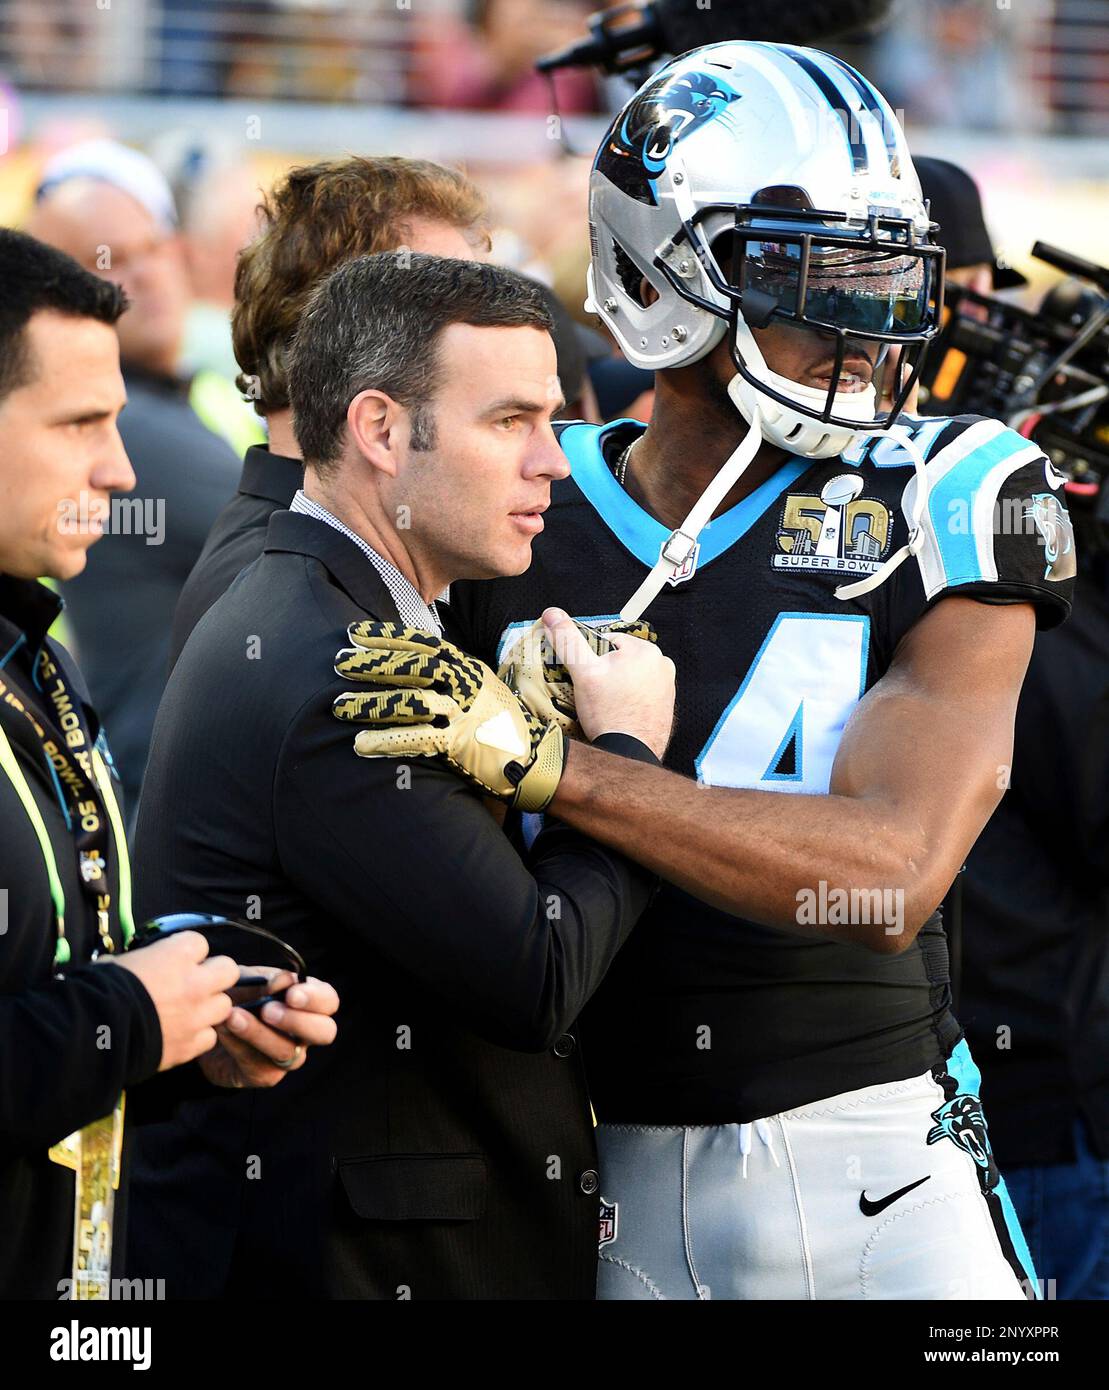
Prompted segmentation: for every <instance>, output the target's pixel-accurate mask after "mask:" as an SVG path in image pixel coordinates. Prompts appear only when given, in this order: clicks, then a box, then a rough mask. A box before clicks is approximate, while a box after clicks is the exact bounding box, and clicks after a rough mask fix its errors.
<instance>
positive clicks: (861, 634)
mask: <svg viewBox="0 0 1109 1390" xmlns="http://www.w3.org/2000/svg"><path fill="white" fill-rule="evenodd" d="M903 418H904V419H905V422H906V423H907V424H909V425H910V426H911V428H912V429H913V432H914V436H915V438H916V441H917V443H918V444H919V446H920V448H921V449H922V451H923V452H924V453H925V455H926V458H927V473H928V479H929V487H928V489H927V503H926V508H925V511H924V514H923V517H922V526H923V530H924V533H925V534H924V543H923V546H922V547H921V549H920V551H919V553H918V554H917V555H916V556H909V557H908V558H907V559H906V560H905V561H904V562H903V563H901V564H900V565H899V566H898V567H897V568H896V569H894V570H893V571H892V572H891V573H889V574H888V575H887V576H886V578H885V579H884V581H883V582H882V583H881V584H880V585H878V586H877V587H876V588H875V589H873V590H871V591H870V592H868V593H866V594H863V595H860V596H859V597H857V598H854V599H850V600H844V599H841V598H837V597H836V596H835V590H836V589H837V587H839V586H841V585H847V584H850V583H852V582H853V581H857V580H860V579H863V578H865V577H866V576H867V575H869V574H872V573H874V571H875V570H876V569H877V568H878V566H880V565H881V564H882V562H883V561H884V560H885V559H886V558H887V557H888V556H890V555H891V554H893V553H894V552H896V550H897V549H898V548H899V547H900V546H901V545H902V544H904V542H905V541H906V539H907V536H908V523H907V521H906V515H907V514H908V513H910V511H911V506H912V500H913V498H914V496H915V488H916V483H915V481H914V477H915V470H914V468H913V465H912V460H911V459H910V458H909V457H908V455H907V453H906V451H905V450H904V448H903V447H902V446H901V445H900V444H899V443H897V442H896V441H895V440H894V439H891V438H888V437H886V438H883V437H880V436H879V437H871V438H869V439H867V440H864V441H860V443H859V444H858V445H856V446H853V447H852V450H850V451H849V452H847V453H845V454H843V455H842V456H840V457H838V458H832V459H825V460H818V461H813V460H809V459H804V458H798V457H794V456H791V457H789V458H788V459H787V460H786V461H785V462H784V463H783V464H782V466H781V467H780V468H779V469H778V471H777V472H776V473H774V474H773V475H772V476H771V477H770V478H768V479H767V480H766V481H765V482H764V483H762V484H761V485H760V486H759V487H757V488H756V489H755V490H754V491H753V492H752V493H751V494H750V495H749V496H747V497H745V498H744V499H743V500H742V501H741V502H739V503H738V505H736V506H734V507H732V508H731V509H730V510H728V511H726V512H724V513H721V514H720V515H718V516H717V517H716V518H714V520H713V521H712V522H711V523H710V524H709V525H708V526H706V527H705V528H704V530H703V531H702V532H701V536H700V539H699V545H698V550H697V553H696V555H695V557H694V560H693V563H692V564H690V565H687V566H686V569H685V571H684V572H683V574H682V577H681V579H680V581H679V582H677V583H672V584H669V585H667V587H665V588H664V589H663V591H662V592H661V593H660V594H659V596H658V597H657V598H656V599H655V601H654V602H653V603H652V604H651V606H650V608H649V609H648V610H647V613H646V614H645V616H646V617H647V618H648V619H649V621H650V622H651V623H652V624H653V625H654V627H655V628H656V630H657V632H658V637H659V643H660V645H661V647H662V650H663V651H664V652H666V653H667V654H668V655H669V656H670V657H671V658H672V659H673V660H674V662H675V664H676V667H677V707H676V718H675V726H674V735H673V738H672V741H671V743H670V747H669V750H668V753H667V756H666V764H667V766H668V767H670V768H672V769H673V770H674V771H676V772H679V773H682V774H684V775H686V776H688V777H695V778H697V779H698V780H699V781H701V782H702V783H706V784H710V785H712V786H722V787H747V788H755V789H764V790H768V791H775V792H786V793H790V792H792V793H809V794H820V793H826V792H827V790H828V785H829V778H830V774H831V769H832V762H833V759H834V758H835V754H836V749H837V747H838V746H839V740H840V737H841V735H842V732H843V728H844V725H845V724H846V722H847V720H848V718H849V717H850V715H851V713H852V711H853V710H854V708H855V706H856V704H857V703H858V701H859V699H860V698H861V697H862V695H863V694H864V693H865V692H866V691H867V690H868V689H869V688H870V687H871V686H872V685H873V684H874V683H875V682H876V681H879V680H880V679H881V678H882V676H883V674H884V673H885V672H886V670H887V669H888V667H889V665H890V662H891V660H892V657H893V653H894V651H895V649H896V647H897V644H898V642H899V641H900V640H901V638H902V637H903V636H904V634H905V633H906V632H907V631H908V629H909V628H910V627H911V626H912V625H913V623H915V622H916V621H917V619H918V618H920V616H921V615H922V614H923V613H924V612H925V611H926V610H927V608H928V607H929V605H930V604H931V603H933V602H935V601H937V600H938V599H939V598H940V597H941V596H943V595H944V594H949V593H958V594H964V595H970V596H974V597H977V598H981V599H983V600H985V601H992V602H1021V601H1026V602H1030V603H1032V604H1033V605H1034V606H1035V608H1036V611H1037V620H1038V623H1039V625H1040V626H1049V625H1052V624H1054V623H1056V622H1059V621H1060V620H1061V619H1062V618H1063V617H1064V616H1065V615H1066V613H1067V611H1068V608H1069V602H1070V599H1069V595H1070V591H1071V587H1072V583H1073V578H1072V577H1073V573H1074V568H1075V565H1074V543H1073V535H1072V533H1071V530H1070V524H1069V519H1068V517H1067V514H1066V508H1065V504H1064V502H1063V500H1062V481H1063V480H1062V478H1061V477H1060V476H1059V475H1058V474H1057V473H1056V472H1055V470H1054V469H1053V468H1052V467H1051V465H1050V464H1049V463H1048V461H1047V460H1046V459H1045V457H1044V456H1043V454H1042V453H1041V451H1040V450H1039V449H1038V448H1037V446H1036V445H1034V444H1032V443H1030V442H1029V441H1028V440H1026V439H1024V438H1023V437H1022V436H1020V435H1019V434H1016V433H1014V432H1013V431H1012V430H1009V429H1006V428H1005V427H1004V426H1002V425H1001V424H999V423H998V422H996V421H991V420H982V419H977V418H973V417H964V418H959V419H918V418H916V417H903ZM643 429H644V426H643V425H642V424H639V423H637V422H634V421H626V420H624V421H616V422H614V423H612V424H609V425H605V426H593V425H586V424H579V423H575V424H570V425H567V426H564V427H562V428H561V433H560V438H561V444H562V447H563V449H564V451H565V453H566V455H567V457H568V458H569V460H570V463H571V468H572V473H571V477H570V478H567V479H565V480H562V481H560V482H557V483H556V484H555V485H554V489H553V495H552V502H551V506H550V509H549V510H548V512H547V513H546V527H545V529H544V531H543V533H542V534H541V535H540V536H538V537H537V538H536V540H535V542H534V545H533V557H534V558H533V561H532V564H531V567H530V569H529V570H528V571H527V572H526V573H525V574H522V575H520V576H518V577H516V578H511V579H498V580H492V581H488V582H483V583H464V584H456V585H454V586H452V594H451V608H452V612H453V614H454V621H455V622H456V623H457V629H456V630H457V632H458V634H459V636H460V639H461V640H463V641H464V642H465V644H466V645H468V646H469V648H470V649H471V650H472V651H474V652H475V653H477V654H478V655H480V656H482V657H483V658H484V659H486V660H487V661H489V662H490V663H491V664H493V665H497V664H499V663H500V661H502V660H503V659H504V657H505V654H506V652H507V651H508V650H509V648H510V647H511V645H512V643H513V641H515V640H517V639H518V638H519V636H520V635H521V634H522V633H523V632H524V631H526V629H527V628H528V627H530V625H531V624H532V623H533V622H534V621H535V619H536V618H537V617H538V616H539V614H540V613H541V612H542V611H543V609H544V608H546V607H548V606H549V605H552V604H554V605H557V606H559V607H561V608H565V609H566V610H567V611H568V612H569V613H571V614H572V615H573V616H575V617H577V618H579V619H582V620H583V621H585V622H591V621H601V620H605V619H611V618H614V617H615V616H616V615H617V614H618V613H619V611H620V609H621V607H622V605H623V604H624V603H625V602H626V601H627V600H628V598H629V597H630V596H631V595H632V593H633V592H634V591H635V590H636V588H637V587H638V586H639V584H640V583H641V582H642V580H643V578H644V575H645V573H646V571H647V569H649V568H650V567H651V566H652V565H653V564H654V563H655V561H656V560H657V559H658V556H659V550H660V546H661V545H662V544H663V543H664V542H665V540H666V539H667V536H668V532H667V530H666V528H664V527H663V526H662V525H661V524H660V523H659V522H658V521H656V520H655V518H654V517H652V516H651V515H649V514H648V513H647V512H646V511H644V510H643V509H642V508H641V507H639V506H638V505H637V503H636V502H635V501H634V500H633V499H632V498H631V497H630V496H629V495H628V493H627V492H625V490H624V489H623V487H622V486H621V485H620V484H619V483H618V482H617V480H616V477H615V475H614V473H613V465H614V464H615V461H616V459H617V458H618V456H619V454H620V453H621V451H622V450H623V449H624V448H625V447H626V446H627V444H628V443H629V442H630V441H631V440H632V439H634V438H635V437H636V436H637V435H638V434H640V433H642V431H643ZM936 757H937V758H942V757H943V749H942V748H937V749H936ZM711 834H712V825H711V824H709V823H706V825H705V835H706V836H710V835H711ZM803 878H804V875H803V873H799V879H801V880H802V881H803ZM579 1031H580V1033H581V1037H582V1044H583V1048H584V1056H585V1058H586V1063H587V1066H588V1070H589V1076H590V1085H591V1090H592V1094H593V1098H594V1105H595V1108H596V1111H597V1114H598V1116H599V1117H600V1118H601V1119H602V1120H604V1121H610V1122H626V1123H657V1124H683V1123H684V1124H714V1123H734V1122H743V1121H748V1120H753V1119H756V1118H759V1117H762V1116H765V1115H770V1114H774V1113H777V1112H779V1111H782V1110H787V1109H790V1108H791V1107H794V1106H797V1105H801V1104H804V1103H806V1102H810V1101H813V1100H817V1099H820V1098H822V1097H825V1096H828V1095H833V1094H837V1093H839V1092H842V1091H847V1090H852V1089H855V1088H857V1087H861V1086H868V1085H874V1084H877V1083H880V1082H887V1081H891V1080H898V1079H902V1078H905V1077H908V1076H912V1075H916V1074H919V1073H921V1072H923V1071H925V1070H927V1069H928V1068H929V1067H931V1066H933V1065H935V1064H936V1063H937V1062H939V1061H941V1060H942V1059H944V1058H945V1057H946V1056H947V1055H948V1053H949V1052H950V1050H951V1048H952V1047H953V1046H954V1044H955V1043H956V1042H957V1041H958V1039H959V1036H960V1030H959V1027H958V1024H957V1023H956V1021H955V1019H954V1018H953V1017H952V1014H951V1011H950V992H949V984H948V959H947V949H946V944H945V939H944V934H943V929H942V926H941V924H940V922H939V919H938V915H937V916H936V917H934V918H933V919H932V920H931V921H930V922H929V923H927V924H926V925H925V927H924V928H923V929H922V930H921V932H920V933H919V935H918V936H917V938H916V940H915V941H914V943H913V945H912V946H911V947H910V948H909V949H908V950H907V951H905V952H904V953H902V954H900V955H882V954H878V953H876V952H873V951H870V950H868V949H866V948H865V947H862V946H856V945H847V944H842V943H839V942H834V941H830V940H820V939H813V938H812V937H804V936H802V935H800V934H794V933H792V932H790V931H787V930H781V929H772V928H769V927H765V926H761V925H758V924H756V923H753V922H748V921H745V920H743V919H742V918H740V917H736V916H732V915H730V914H728V913H725V912H721V911H719V910H717V909H715V908H713V907H709V906H708V905H706V904H705V903H702V902H700V901H698V900H697V899H696V898H693V897H691V896H689V895H687V894H685V893H683V892H681V891H679V890H678V889H676V888H674V887H672V886H671V885H669V884H663V886H662V889H661V891H660V892H659V894H658V895H657V897H656V898H655V900H654V902H653V904H652V906H651V907H650V908H649V909H648V911H647V913H646V914H645V916H644V917H643V919H642V920H641V921H640V923H639V925H638V926H637V927H636V929H635V931H634V932H633V933H632V936H631V938H630V940H629V942H628V944H627V945H626V946H625V947H624V949H623V950H622V952H621V953H620V955H619V957H618V958H617V960H616V962H615V964H614V965H613V967H612V968H611V970H610V971H609V974H608V976H607V978H606V979H605V981H604V983H603V985H602V986H601V988H600V990H599V991H598V992H597V994H596V995H595V996H594V998H593V1000H592V1001H591V1003H590V1005H589V1007H588V1009H587V1011H586V1013H585V1015H584V1016H583V1018H582V1019H581V1020H580V1024H579Z"/></svg>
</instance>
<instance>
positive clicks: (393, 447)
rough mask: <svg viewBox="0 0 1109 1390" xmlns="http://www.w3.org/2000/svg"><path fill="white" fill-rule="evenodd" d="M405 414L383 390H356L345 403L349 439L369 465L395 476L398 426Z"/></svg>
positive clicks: (399, 432)
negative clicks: (353, 396)
mask: <svg viewBox="0 0 1109 1390" xmlns="http://www.w3.org/2000/svg"><path fill="white" fill-rule="evenodd" d="M403 414H404V409H403V407H402V406H400V405H398V404H397V402H396V401H395V400H393V398H392V396H387V395H386V394H385V392H384V391H359V393H358V395H357V396H355V398H354V399H353V400H352V401H351V403H350V405H348V406H347V430H348V432H349V435H350V440H351V443H352V444H353V445H354V447H355V448H356V449H357V450H358V452H359V453H360V454H361V455H362V457H363V458H364V459H365V460H366V462H367V463H368V464H370V466H371V467H372V468H376V469H379V470H380V471H381V472H382V473H387V474H388V475H389V476H390V477H391V478H395V477H396V476H397V472H398V468H399V459H398V455H397V446H398V442H399V440H400V438H401V431H399V430H398V428H397V426H398V425H399V423H400V421H401V419H402V417H403Z"/></svg>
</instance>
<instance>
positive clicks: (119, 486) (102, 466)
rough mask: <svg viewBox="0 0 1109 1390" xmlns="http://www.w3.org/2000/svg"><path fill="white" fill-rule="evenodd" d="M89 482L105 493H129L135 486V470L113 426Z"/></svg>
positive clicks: (117, 431)
mask: <svg viewBox="0 0 1109 1390" xmlns="http://www.w3.org/2000/svg"><path fill="white" fill-rule="evenodd" d="M89 482H90V485H91V486H92V487H93V488H96V489H98V490H102V491H105V492H130V491H131V490H132V489H133V488H134V486H135V470H134V469H133V468H132V467H131V460H130V459H129V458H128V457H127V450H126V449H125V448H124V447H123V440H122V439H121V438H120V437H119V430H118V429H116V427H115V426H114V425H113V426H112V432H111V439H110V440H109V441H108V442H107V444H106V445H105V447H104V449H103V451H102V452H101V453H100V455H99V456H98V457H97V459H96V462H95V463H94V465H93V470H92V476H91V478H90V479H89Z"/></svg>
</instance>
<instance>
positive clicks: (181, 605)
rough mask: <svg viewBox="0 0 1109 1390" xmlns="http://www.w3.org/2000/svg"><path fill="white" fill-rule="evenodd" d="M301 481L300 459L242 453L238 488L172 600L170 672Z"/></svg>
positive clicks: (259, 449) (255, 450)
mask: <svg viewBox="0 0 1109 1390" xmlns="http://www.w3.org/2000/svg"><path fill="white" fill-rule="evenodd" d="M303 478H304V464H303V463H302V462H301V461H300V459H291V458H285V457H284V455H282V454H271V453H270V451H269V450H268V449H267V448H265V447H264V446H262V445H255V446H254V447H252V448H250V449H248V450H247V451H246V456H245V458H244V459H243V471H242V475H241V477H240V478H239V490H238V492H237V493H236V494H235V496H234V497H232V499H231V501H230V502H228V503H227V505H226V506H225V507H224V509H223V511H222V512H220V514H219V516H218V517H216V520H215V523H214V524H213V526H212V529H211V531H209V532H208V539H207V540H206V541H205V542H204V549H203V550H202V551H201V552H200V555H199V556H198V557H197V561H196V564H195V565H194V566H193V568H192V571H191V572H190V574H189V577H188V579H187V580H186V581H185V587H184V588H183V589H182V590H181V595H180V597H179V598H178V600H177V607H176V609H175V610H174V614H173V627H172V629H171V631H170V641H169V669H170V670H171V671H172V670H173V668H174V667H175V666H176V665H177V658H178V657H179V656H180V655H181V649H182V648H183V647H184V645H185V643H186V642H187V641H188V640H189V634H190V633H191V632H192V630H193V628H194V627H196V625H197V623H198V622H200V620H201V618H203V616H204V615H205V613H207V611H208V609H209V608H211V606H212V604H213V603H215V601H216V599H218V598H219V597H220V596H221V595H222V594H225V593H226V592H227V590H228V589H229V588H230V587H231V581H232V580H233V579H235V578H236V577H237V576H238V575H239V574H241V573H242V572H243V570H245V569H246V567H247V565H249V564H252V563H253V562H254V561H255V560H257V558H258V556H259V555H261V553H262V549H263V547H264V546H265V544H266V527H267V526H268V525H269V524H270V517H271V516H273V514H274V512H278V511H284V510H285V509H286V508H287V507H289V506H290V505H291V504H292V500H293V498H294V497H295V496H296V492H297V489H298V488H299V487H300V485H301V482H302V480H303Z"/></svg>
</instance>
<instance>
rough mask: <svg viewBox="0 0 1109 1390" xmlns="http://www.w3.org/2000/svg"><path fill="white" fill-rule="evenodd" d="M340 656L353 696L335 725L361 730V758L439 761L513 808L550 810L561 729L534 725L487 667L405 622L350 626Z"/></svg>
mask: <svg viewBox="0 0 1109 1390" xmlns="http://www.w3.org/2000/svg"><path fill="white" fill-rule="evenodd" d="M348 635H349V637H350V640H351V641H352V642H353V643H354V646H353V647H344V648H343V649H342V651H340V652H339V653H338V654H337V656H336V658H335V670H336V671H337V672H338V674H339V675H340V676H342V677H343V679H344V680H348V681H353V682H357V683H358V684H360V685H362V686H364V687H366V689H364V690H362V691H358V690H348V691H344V692H343V694H342V695H340V696H338V698H337V699H336V700H335V702H334V704H333V705H332V709H333V711H334V714H335V717H336V718H337V719H345V720H349V721H350V722H351V723H352V724H359V725H361V726H362V729H361V732H360V733H359V734H358V735H357V736H356V738H355V740H354V750H355V752H356V753H357V754H358V755H359V756H360V757H363V758H442V759H443V760H444V761H445V762H447V763H448V764H449V765H450V766H451V767H452V768H453V769H454V770H455V771H456V772H459V773H461V775H462V776H463V777H464V778H466V780H467V781H469V782H471V783H472V784H473V785H474V786H475V787H478V788H480V789H481V790H482V791H484V792H488V793H489V794H490V795H492V796H495V797H498V798H499V799H500V800H502V801H506V802H507V803H508V804H509V805H510V806H517V807H519V808H520V810H523V811H542V810H543V809H544V808H545V807H546V806H547V805H549V803H550V801H551V798H552V797H553V796H554V794H555V789H556V788H557V787H558V782H559V779H560V778H561V776H562V771H563V768H564V767H565V764H566V750H565V743H564V740H563V736H562V730H561V729H560V728H559V726H558V724H557V723H555V722H554V721H553V720H551V721H544V720H541V719H537V718H536V717H535V715H534V714H532V712H531V711H530V710H529V709H528V708H527V706H526V705H524V704H522V703H521V702H520V700H519V699H518V697H517V696H516V695H515V694H514V693H513V692H512V691H511V690H509V688H508V686H506V685H505V684H504V682H503V681H501V680H498V678H497V676H496V675H495V674H494V673H493V672H492V671H491V670H490V669H489V667H488V666H486V665H485V663H484V662H481V661H478V660H476V659H475V658H474V657H471V656H467V655H466V653H465V652H463V651H462V650H460V649H459V648H458V647H456V646H455V645H454V644H453V643H452V642H447V641H445V640H444V639H443V638H441V637H437V636H435V635H434V634H432V633H428V632H417V631H415V630H414V629H412V628H407V627H402V626H401V625H400V624H399V623H379V622H361V623H352V624H351V626H350V628H349V629H348Z"/></svg>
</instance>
